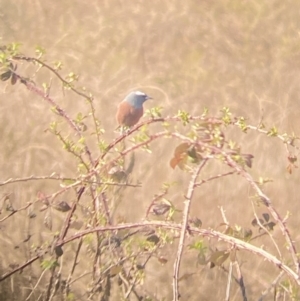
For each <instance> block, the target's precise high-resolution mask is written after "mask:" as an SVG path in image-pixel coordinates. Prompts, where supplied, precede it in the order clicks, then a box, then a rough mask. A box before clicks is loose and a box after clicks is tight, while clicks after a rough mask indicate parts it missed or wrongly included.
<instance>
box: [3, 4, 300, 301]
mask: <svg viewBox="0 0 300 301" xmlns="http://www.w3.org/2000/svg"><path fill="white" fill-rule="evenodd" d="M299 12H300V2H299V1H296V0H286V1H279V0H273V1H262V0H252V1H251V0H249V1H237V0H219V1H217V0H212V1H210V0H207V1H196V0H185V1H176V0H175V1H171V0H160V1H158V0H154V1H126V0H107V1H95V0H92V1H88V2H84V1H78V0H77V1H72V3H71V2H70V1H56V2H53V1H52V2H49V1H48V2H47V1H41V0H35V1H30V2H28V1H24V0H18V1H5V0H1V1H0V16H1V18H0V36H2V43H3V44H5V43H7V42H12V41H16V42H20V43H22V44H23V46H22V51H23V52H24V54H26V55H34V46H36V45H40V46H42V47H44V48H45V49H46V50H47V60H48V61H49V62H52V61H57V60H61V61H62V62H63V63H64V66H65V69H64V70H63V74H65V75H66V74H67V73H68V72H70V71H72V72H75V73H78V74H80V82H79V85H82V86H85V87H86V88H87V90H89V91H91V92H92V93H93V94H94V97H95V102H96V109H97V116H99V119H100V120H101V122H102V126H103V128H104V129H105V130H106V132H105V135H104V136H105V139H107V141H110V140H111V139H113V138H114V137H116V134H115V133H114V128H115V125H116V124H115V118H114V115H115V111H116V106H117V104H118V102H119V101H120V100H121V99H122V97H124V95H126V93H128V91H130V90H133V89H140V90H142V91H144V92H146V93H147V94H149V95H151V96H152V97H153V98H154V100H151V101H148V102H147V103H146V105H145V106H146V107H147V108H150V107H152V106H162V107H163V108H164V110H163V115H164V116H168V115H173V114H175V113H176V112H177V111H178V109H183V110H187V111H188V112H190V113H191V114H193V115H200V114H201V113H202V111H203V109H204V107H208V108H209V110H210V112H211V114H217V113H218V112H219V110H220V109H221V108H222V107H223V106H228V107H230V109H231V111H232V112H233V113H234V114H235V115H243V116H244V117H246V118H247V119H248V122H249V123H251V124H254V125H256V124H257V123H258V122H259V121H260V120H261V118H263V120H264V123H265V124H267V125H269V126H270V127H271V126H273V125H275V126H277V127H278V128H279V129H280V131H282V132H284V131H287V132H289V133H291V132H295V133H296V135H299V113H300V88H299V80H300V67H299V66H300V16H299ZM22 68H23V69H22ZM20 69H21V70H22V71H23V72H24V73H25V74H26V72H27V73H28V74H30V69H28V68H27V66H25V65H24V66H20ZM35 80H36V81H37V83H41V82H42V81H47V80H49V75H48V74H47V73H46V72H44V71H41V72H40V73H38V74H37V76H36V79H35ZM0 89H1V93H0V103H1V106H0V133H1V138H2V143H1V144H0V154H1V156H0V166H1V169H0V179H1V181H2V180H5V179H7V178H10V177H24V176H29V175H47V174H51V173H52V172H57V173H59V174H62V175H65V176H69V175H73V174H74V173H75V172H76V161H75V160H74V159H73V158H72V157H71V156H70V155H69V154H68V153H66V152H65V151H63V150H62V149H61V145H60V144H59V142H58V141H57V140H56V139H55V137H53V136H52V135H51V134H49V133H47V132H45V131H44V130H45V129H46V128H47V127H48V126H49V122H50V121H52V120H57V119H58V117H57V116H55V115H54V114H53V113H51V111H50V108H49V105H48V104H47V103H45V102H44V101H43V100H41V99H40V98H38V97H37V96H35V95H33V94H32V93H30V92H29V91H27V90H26V89H25V87H23V86H21V85H17V86H13V87H11V86H7V85H6V84H4V83H3V84H2V85H1V87H0ZM51 95H52V97H53V98H54V99H55V100H56V101H57V102H58V103H59V104H61V105H62V106H63V107H64V108H66V110H67V111H68V112H69V114H70V115H71V116H75V115H76V114H77V112H83V113H87V112H88V107H87V105H86V103H85V102H84V100H82V99H81V98H79V97H76V96H74V94H72V93H69V92H67V93H65V94H63V93H62V91H61V89H60V88H58V86H56V87H55V85H54V88H53V90H51ZM232 138H234V139H236V140H238V141H240V144H241V146H242V149H243V151H244V152H247V153H252V154H254V156H255V160H254V165H253V168H252V171H251V172H252V174H253V175H254V176H255V177H258V176H265V177H269V178H272V179H273V182H272V183H270V184H268V186H267V187H266V193H267V194H268V195H269V196H270V197H271V199H272V200H273V202H274V205H275V207H276V208H277V209H278V210H279V212H280V213H281V214H282V215H285V213H286V212H287V211H289V212H292V215H291V217H290V219H289V221H288V225H289V226H290V229H291V232H292V235H293V237H294V238H295V239H296V241H297V243H296V244H297V245H298V246H299V242H298V239H299V236H298V233H297V232H298V231H297V230H298V227H299V218H298V216H297V211H298V210H299V195H298V185H299V171H297V170H296V171H295V172H294V173H293V174H292V175H289V174H288V173H287V172H286V170H285V168H286V165H287V160H286V153H285V149H284V147H283V145H282V144H281V143H280V142H279V141H276V139H274V138H266V137H264V136H262V135H257V134H256V133H249V134H247V135H244V134H243V135H242V134H238V133H236V132H232ZM89 143H90V144H92V141H89ZM175 145H176V143H173V142H170V141H165V143H162V141H160V142H159V143H158V142H156V143H154V144H153V145H152V150H153V153H152V154H146V153H143V152H138V153H137V154H136V160H137V161H136V162H137V163H136V166H135V170H134V172H133V174H132V179H133V180H140V181H142V182H143V187H142V188H140V189H134V190H133V189H127V190H126V191H124V192H123V194H122V196H123V198H122V204H121V206H120V207H119V209H118V212H117V216H118V217H122V218H124V219H126V220H127V221H136V220H139V219H140V218H141V217H142V216H143V214H141V213H143V212H144V210H145V209H146V208H147V206H148V205H149V202H150V201H151V199H152V196H153V194H154V193H155V192H158V191H159V189H160V187H161V184H162V182H166V181H178V183H179V184H178V185H177V186H175V187H174V188H173V189H172V190H171V192H170V195H169V198H170V199H171V200H172V202H174V203H175V204H176V205H177V206H178V207H179V208H182V206H183V205H182V201H183V195H184V193H185V192H186V184H187V181H188V177H187V176H186V175H185V174H182V172H181V171H179V170H175V171H173V170H172V169H170V168H169V165H168V161H169V160H170V158H171V155H172V153H173V146H175ZM208 171H209V172H212V171H213V169H209V170H208ZM209 172H208V173H207V174H210V173H209ZM203 176H204V175H203ZM58 187H59V185H58V183H56V182H54V181H52V182H51V181H48V182H47V181H45V182H36V183H33V182H30V183H22V185H20V184H18V185H16V184H14V185H10V186H4V187H0V192H1V193H5V192H14V196H15V200H14V206H16V207H21V206H22V205H24V204H25V203H26V202H27V201H30V200H33V199H35V197H36V193H37V191H39V190H42V191H44V192H45V193H52V192H53V191H55V190H56V189H58ZM68 197H70V198H74V196H73V195H70V196H64V198H68ZM250 197H251V192H250V190H249V187H248V186H247V184H246V183H244V182H243V181H242V180H241V179H240V178H239V177H236V176H235V177H232V178H231V179H229V178H228V179H221V180H219V181H217V182H214V183H213V184H212V185H207V186H203V187H202V188H201V189H199V191H197V195H196V198H195V200H194V203H193V207H192V214H193V215H194V216H198V217H200V218H201V219H202V221H203V226H204V227H206V228H207V227H216V226H217V225H218V224H219V223H220V222H221V216H220V212H219V209H218V206H221V205H222V206H223V207H224V209H225V210H226V212H227V217H228V219H229V221H230V222H232V223H233V224H235V223H236V224H239V225H241V226H249V225H250V222H251V220H252V218H253V210H252V207H251V201H250ZM35 209H37V208H35ZM257 211H258V212H264V211H265V210H264V208H257ZM2 216H3V214H2ZM177 217H178V218H180V214H178V215H177ZM57 218H58V221H59V220H61V221H62V218H63V214H60V213H57ZM40 220H41V219H38V218H37V219H35V220H29V219H28V218H27V217H26V213H24V214H19V215H15V216H14V217H13V218H10V219H9V220H8V221H7V222H5V223H1V224H0V239H1V251H0V259H1V266H2V267H3V269H4V270H5V269H6V268H7V266H8V265H9V264H10V263H12V262H20V261H21V262H22V261H24V260H25V258H28V256H29V248H30V245H31V244H39V243H41V241H43V240H44V239H45V238H47V237H48V238H49V236H50V232H49V230H47V229H44V228H43V226H41V225H40V223H39V222H38V221H40ZM54 228H55V229H54V230H59V229H60V224H59V222H57V224H55V225H54ZM28 231H29V232H30V234H32V238H31V240H30V241H29V242H28V243H27V244H26V243H22V241H23V240H24V239H25V238H26V236H27V234H28ZM274 236H275V237H276V239H279V240H280V232H279V231H278V229H277V230H275V233H274ZM15 245H19V247H20V248H19V249H14V246H15ZM258 245H259V242H258ZM174 250H175V248H174ZM174 250H173V251H171V254H169V255H168V256H170V261H169V262H168V263H167V264H166V266H163V267H162V266H160V264H159V263H158V262H153V263H152V264H151V266H150V267H149V271H148V273H147V278H146V282H145V288H146V289H147V290H149V291H151V292H152V293H154V294H156V295H157V298H158V300H163V298H166V299H170V296H171V274H170V273H171V272H172V258H173V257H174V255H175V251H174ZM65 253H67V252H66V251H65ZM66 258H68V257H67V255H66ZM250 258H251V259H250ZM243 259H244V263H243V265H242V268H243V270H244V273H245V274H244V277H245V282H246V287H247V292H248V295H249V300H255V298H254V297H256V298H257V297H258V296H259V292H260V291H262V290H264V289H265V288H266V287H267V286H268V284H269V283H270V282H271V281H272V280H273V278H274V275H275V274H274V268H273V267H271V266H270V264H268V263H266V262H263V261H261V260H259V259H256V260H253V258H252V257H251V256H250V255H249V254H246V256H244V258H243ZM186 270H188V271H191V272H196V273H197V274H196V276H194V277H192V278H191V279H188V280H187V281H185V280H183V281H182V284H181V286H182V287H183V288H184V289H183V291H182V298H183V299H182V300H221V299H222V298H223V297H224V290H225V285H226V281H225V279H226V275H223V274H222V273H221V272H220V271H218V270H217V269H213V270H209V269H207V268H203V267H196V264H195V262H194V261H191V260H189V256H187V259H186V260H185V261H184V264H183V271H186ZM1 273H2V271H1ZM162 284H163V286H162ZM82 285H84V284H82ZM216 287H218V288H219V289H218V290H216ZM235 289H236V293H235V294H234V296H233V298H232V300H241V299H240V298H241V296H240V294H239V291H238V289H237V288H235ZM22 290H23V292H26V288H22ZM78 291H80V287H79V288H78ZM78 300H79V299H78ZM116 300H117V299H116ZM270 300H271V299H270Z"/></svg>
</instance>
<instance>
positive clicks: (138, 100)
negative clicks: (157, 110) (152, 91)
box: [125, 91, 151, 109]
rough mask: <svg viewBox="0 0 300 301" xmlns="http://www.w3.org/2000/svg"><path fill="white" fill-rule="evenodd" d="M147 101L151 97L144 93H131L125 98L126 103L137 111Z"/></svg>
mask: <svg viewBox="0 0 300 301" xmlns="http://www.w3.org/2000/svg"><path fill="white" fill-rule="evenodd" d="M147 99H151V97H150V96H148V95H147V94H145V93H144V92H140V91H133V92H131V93H129V94H128V95H127V96H126V98H125V101H127V102H128V103H129V104H130V105H131V106H133V107H134V108H136V109H139V108H142V107H143V103H144V102H145V101H146V100H147Z"/></svg>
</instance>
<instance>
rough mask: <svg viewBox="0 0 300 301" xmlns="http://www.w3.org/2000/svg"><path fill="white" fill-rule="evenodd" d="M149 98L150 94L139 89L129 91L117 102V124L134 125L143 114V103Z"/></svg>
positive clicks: (123, 125)
mask: <svg viewBox="0 0 300 301" xmlns="http://www.w3.org/2000/svg"><path fill="white" fill-rule="evenodd" d="M147 99H151V97H150V96H148V95H146V94H145V93H143V92H140V91H134V92H131V93H129V94H128V95H127V96H126V97H125V99H124V100H123V101H122V102H121V103H120V104H119V106H118V111H117V115H116V117H117V121H118V124H119V126H122V127H131V126H134V125H135V124H136V123H138V121H139V120H140V118H141V117H142V116H143V113H144V109H143V103H144V102H145V101H146V100H147Z"/></svg>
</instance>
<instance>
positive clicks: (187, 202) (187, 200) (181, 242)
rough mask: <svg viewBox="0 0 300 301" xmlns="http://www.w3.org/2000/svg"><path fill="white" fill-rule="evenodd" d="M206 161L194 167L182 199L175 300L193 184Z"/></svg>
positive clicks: (176, 298)
mask: <svg viewBox="0 0 300 301" xmlns="http://www.w3.org/2000/svg"><path fill="white" fill-rule="evenodd" d="M206 162H207V159H206V160H203V161H202V162H201V163H200V164H199V165H198V166H197V167H196V168H195V171H194V173H193V175H192V177H191V180H190V183H189V188H188V191H187V195H186V197H185V201H184V203H185V205H184V210H183V214H182V226H181V231H180V238H179V243H178V248H177V255H176V258H175V262H174V271H173V301H177V300H178V299H179V289H178V278H179V269H180V263H181V259H182V258H181V257H182V252H183V248H184V240H185V236H186V230H187V227H188V220H189V212H190V207H191V201H192V198H193V195H194V191H195V184H196V180H197V178H198V176H199V174H200V171H201V169H202V168H203V167H204V165H205V164H206Z"/></svg>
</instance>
